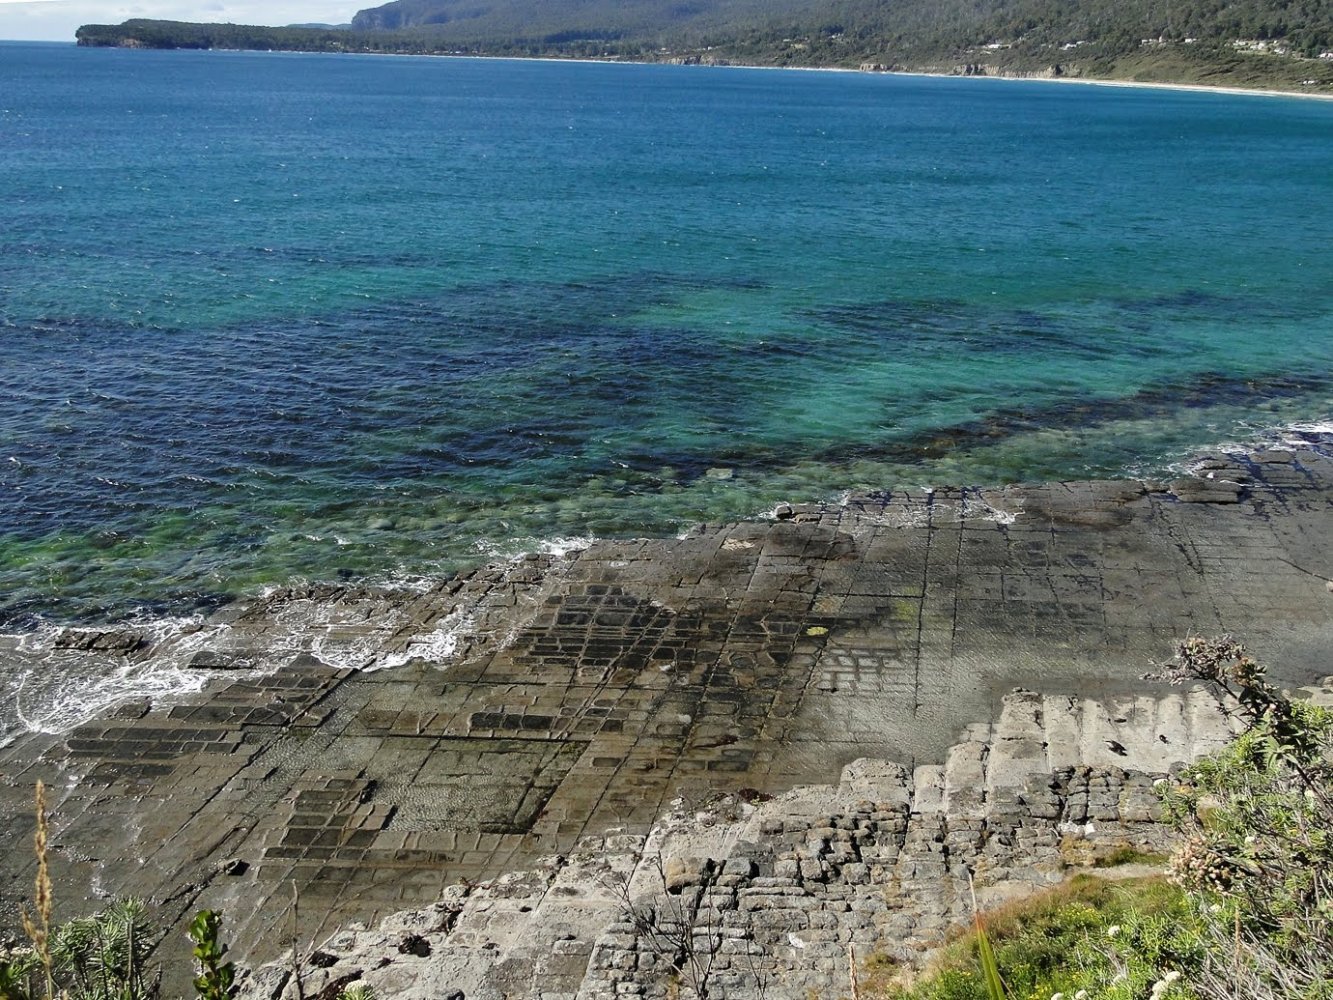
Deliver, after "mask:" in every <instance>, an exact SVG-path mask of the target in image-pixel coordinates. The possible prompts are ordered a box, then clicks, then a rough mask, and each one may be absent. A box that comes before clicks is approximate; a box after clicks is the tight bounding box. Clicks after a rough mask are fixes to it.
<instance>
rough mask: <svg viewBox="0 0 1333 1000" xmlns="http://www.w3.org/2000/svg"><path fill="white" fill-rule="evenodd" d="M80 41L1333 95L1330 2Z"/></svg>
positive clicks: (969, 8)
mask: <svg viewBox="0 0 1333 1000" xmlns="http://www.w3.org/2000/svg"><path fill="white" fill-rule="evenodd" d="M76 39H77V41H78V44H79V45H85V46H115V47H122V48H147V49H254V50H278V51H301V52H349V53H394V54H412V55H468V56H501V57H540V58H557V59H561V58H563V59H596V60H607V61H623V62H656V63H675V64H687V65H745V66H771V67H799V68H828V69H834V68H840V69H860V70H867V71H897V72H912V73H931V74H943V75H957V76H994V77H1040V78H1063V79H1082V80H1107V81H1122V82H1138V83H1169V84H1189V85H1203V86H1217V87H1237V88H1244V89H1251V90H1279V91H1285V92H1293V93H1308V94H1333V10H1330V9H1328V8H1326V7H1322V6H1319V7H1308V8H1306V9H1304V10H1303V11H1301V12H1299V13H1298V12H1295V11H1294V9H1286V8H1283V9H1279V8H1278V6H1277V4H1275V3H1274V2H1273V0H1240V2H1238V3H1233V4H1228V5H1227V6H1226V7H1225V8H1224V9H1217V8H1215V7H1214V6H1209V5H1207V4H1205V3H1203V2H1201V0H1181V2H1180V3H1175V4H1172V5H1170V7H1169V9H1167V8H1165V7H1161V6H1157V5H1152V4H1149V3H1147V2H1130V3H1114V2H1112V0H1093V2H1090V3H1086V4H1078V5H1064V4H1056V3H1052V2H1051V0H1018V2H1016V3H1007V4H1006V3H1000V2H998V0H982V2H981V3H977V4H965V3H962V2H955V0H947V2H936V0H905V2H902V3H895V4H893V5H891V6H883V5H879V4H875V3H871V2H869V0H843V2H835V0H775V2H772V3H767V4H755V3H753V2H752V0H704V2H701V3H695V4H689V5H681V4H673V3H668V2H667V0H639V2H636V3H632V4H623V5H594V6H592V7H589V6H588V5H586V4H573V3H571V2H569V0H555V2H547V3H542V4H535V3H534V2H533V0H487V2H483V3H468V4H464V3H463V2H462V0H394V2H392V3H388V4H385V5H383V6H380V7H374V8H369V9H366V10H362V11H360V12H359V13H357V15H356V16H355V17H354V18H353V19H352V22H351V23H350V24H349V25H346V26H339V27H327V26H320V25H290V26H287V27H264V26H259V25H240V24H196V23H188V22H181V21H160V20H148V19H142V18H135V19H131V20H128V21H125V22H123V23H121V24H116V25H107V24H88V25H84V26H82V27H81V28H79V29H78V32H77V33H76Z"/></svg>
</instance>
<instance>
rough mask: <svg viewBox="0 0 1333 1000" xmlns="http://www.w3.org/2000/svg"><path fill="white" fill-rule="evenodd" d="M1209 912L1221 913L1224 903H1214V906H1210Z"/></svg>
mask: <svg viewBox="0 0 1333 1000" xmlns="http://www.w3.org/2000/svg"><path fill="white" fill-rule="evenodd" d="M1208 912H1209V913H1221V912H1222V904H1221V903H1214V904H1213V905H1212V906H1210V907H1208Z"/></svg>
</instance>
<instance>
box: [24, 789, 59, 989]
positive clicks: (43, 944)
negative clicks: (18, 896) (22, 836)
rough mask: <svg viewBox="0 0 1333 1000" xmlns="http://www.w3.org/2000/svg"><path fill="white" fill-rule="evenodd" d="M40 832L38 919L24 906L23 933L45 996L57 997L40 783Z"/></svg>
mask: <svg viewBox="0 0 1333 1000" xmlns="http://www.w3.org/2000/svg"><path fill="white" fill-rule="evenodd" d="M36 797H37V830H36V832H35V833H33V835H32V845H33V849H34V850H35V851H36V853H37V877H36V879H34V880H33V894H34V897H35V902H36V906H37V919H36V920H33V918H32V916H31V915H30V914H29V913H28V909H27V907H25V906H20V907H19V918H20V919H21V920H22V921H23V933H24V934H26V935H28V940H30V941H31V942H32V947H33V951H34V952H36V954H37V958H38V959H39V960H40V961H41V963H42V970H43V971H44V972H45V974H46V995H47V996H48V997H52V996H54V995H55V972H54V968H53V966H54V962H53V961H52V958H51V911H52V905H53V904H52V900H53V894H52V892H51V873H50V870H49V869H48V868H47V864H46V855H47V847H46V842H47V836H48V834H49V832H50V825H49V823H48V820H47V816H46V785H44V784H43V783H42V782H40V781H38V782H37V796H36Z"/></svg>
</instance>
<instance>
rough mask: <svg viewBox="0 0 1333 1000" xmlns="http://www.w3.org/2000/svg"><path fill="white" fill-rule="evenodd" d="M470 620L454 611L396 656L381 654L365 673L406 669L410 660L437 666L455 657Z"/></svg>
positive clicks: (467, 615) (414, 637)
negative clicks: (394, 668)
mask: <svg viewBox="0 0 1333 1000" xmlns="http://www.w3.org/2000/svg"><path fill="white" fill-rule="evenodd" d="M473 624H474V622H473V618H472V616H471V615H470V614H467V613H466V612H464V611H463V610H461V609H460V610H457V611H454V612H453V613H452V614H449V615H446V616H445V617H444V618H443V619H441V620H440V622H439V624H438V625H436V626H435V628H433V629H432V630H431V631H429V632H427V633H425V634H424V635H414V636H413V637H412V638H410V639H408V640H407V645H406V646H405V647H404V648H403V649H402V651H400V652H395V653H381V654H379V656H377V657H376V659H375V662H374V663H373V664H372V665H370V666H368V667H366V668H365V669H366V670H367V671H372V670H388V669H391V668H393V667H402V666H406V665H407V664H408V663H409V662H411V661H412V660H423V661H425V662H426V663H431V664H435V665H437V666H438V665H441V664H445V663H448V661H450V660H452V659H453V658H454V656H455V655H456V654H457V652H458V649H459V646H460V644H461V643H462V641H463V637H464V635H465V634H466V633H467V632H468V631H469V630H471V629H472V628H473Z"/></svg>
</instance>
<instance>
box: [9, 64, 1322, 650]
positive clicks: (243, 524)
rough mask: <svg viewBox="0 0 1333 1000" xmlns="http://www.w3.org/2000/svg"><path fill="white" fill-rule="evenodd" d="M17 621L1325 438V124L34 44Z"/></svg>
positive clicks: (24, 141) (904, 93) (905, 94)
mask: <svg viewBox="0 0 1333 1000" xmlns="http://www.w3.org/2000/svg"><path fill="white" fill-rule="evenodd" d="M0 191H3V192H4V197H3V198H0V622H3V623H7V624H8V626H9V627H11V628H25V627H31V626H32V625H33V624H34V623H36V622H39V621H50V620H76V619H84V620H87V619H101V618H107V617H120V616H124V615H129V614H139V613H143V610H144V609H145V608H146V609H148V610H150V611H152V612H153V613H166V612H168V611H178V610H182V609H189V608H194V607H198V606H207V605H209V604H211V603H214V602H217V601H220V600H225V599H226V598H228V597H230V596H233V595H236V594H239V593H246V592H253V591H255V590H257V589H259V588H261V587H263V586H266V585H270V584H280V583H284V582H287V581H290V580H292V579H335V578H349V577H350V578H371V579H379V578H386V577H394V576H402V575H430V574H434V573H439V572H443V571H446V570H449V569H451V568H455V567H458V566H461V565H465V564H470V563H475V562H477V561H479V560H481V559H485V558H489V557H492V556H496V555H504V554H508V553H513V552H517V551H522V550H524V549H532V548H536V547H538V546H539V545H541V544H542V543H543V542H544V541H550V540H553V539H559V538H569V537H576V538H577V537H586V536H589V535H631V534H645V533H647V534H652V533H661V532H670V531H675V530H679V529H680V528H681V527H682V526H684V525H688V524H690V523H693V522H696V521H699V520H716V519H719V518H724V517H733V516H737V515H743V514H750V513H754V512H757V511H760V510H763V509H766V508H768V507H769V506H771V505H772V504H773V503H774V502H776V501H778V500H809V499H821V498H828V497H836V496H837V495H839V493H841V492H842V491H844V490H846V489H850V488H856V487H871V488H893V487H895V486H902V485H917V484H923V483H959V482H983V483H996V482H1008V481H1019V480H1036V479H1046V478H1051V477H1061V478H1070V477H1085V476H1102V475H1118V474H1124V473H1126V472H1154V471H1160V470H1163V469H1165V468H1166V467H1168V466H1169V465H1170V464H1171V463H1173V462H1177V461H1180V460H1182V459H1184V458H1185V457H1187V456H1189V455H1191V454H1193V453H1195V452H1197V451H1198V450H1200V449H1202V448H1207V447H1209V446H1211V445H1214V444H1216V443H1218V442H1220V441H1226V440H1235V439H1259V438H1262V437H1264V436H1265V435H1266V434H1268V433H1269V432H1270V431H1272V430H1273V429H1275V428H1281V427H1282V426H1284V425H1287V424H1290V423H1293V422H1298V421H1321V420H1327V419H1328V418H1329V417H1330V416H1333V389H1331V388H1330V361H1333V335H1331V334H1333V266H1331V265H1330V262H1329V257H1328V255H1327V234H1328V233H1329V232H1330V231H1333V105H1329V104H1324V103H1318V102H1308V101H1299V100H1294V99H1274V98H1259V97H1233V96H1224V95H1212V94H1196V93H1183V92H1181V93H1177V92H1163V91H1150V90H1119V89H1107V88H1093V87H1074V86H1056V85H1051V84H1042V83H1014V82H996V81H984V80H983V81H975V80H928V79H913V78H901V77H885V76H870V75H861V74H815V73H794V72H777V71H747V70H703V69H697V68H675V67H647V66H607V65H586V64H552V63H518V62H500V61H493V62H492V61H475V60H454V59H429V58H375V57H352V56H345V57H338V56H303V55H293V54H261V53H207V52H203V53H201V52H122V51H116V50H81V49H76V48H73V47H69V46H53V45H22V44H17V43H11V44H0Z"/></svg>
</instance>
